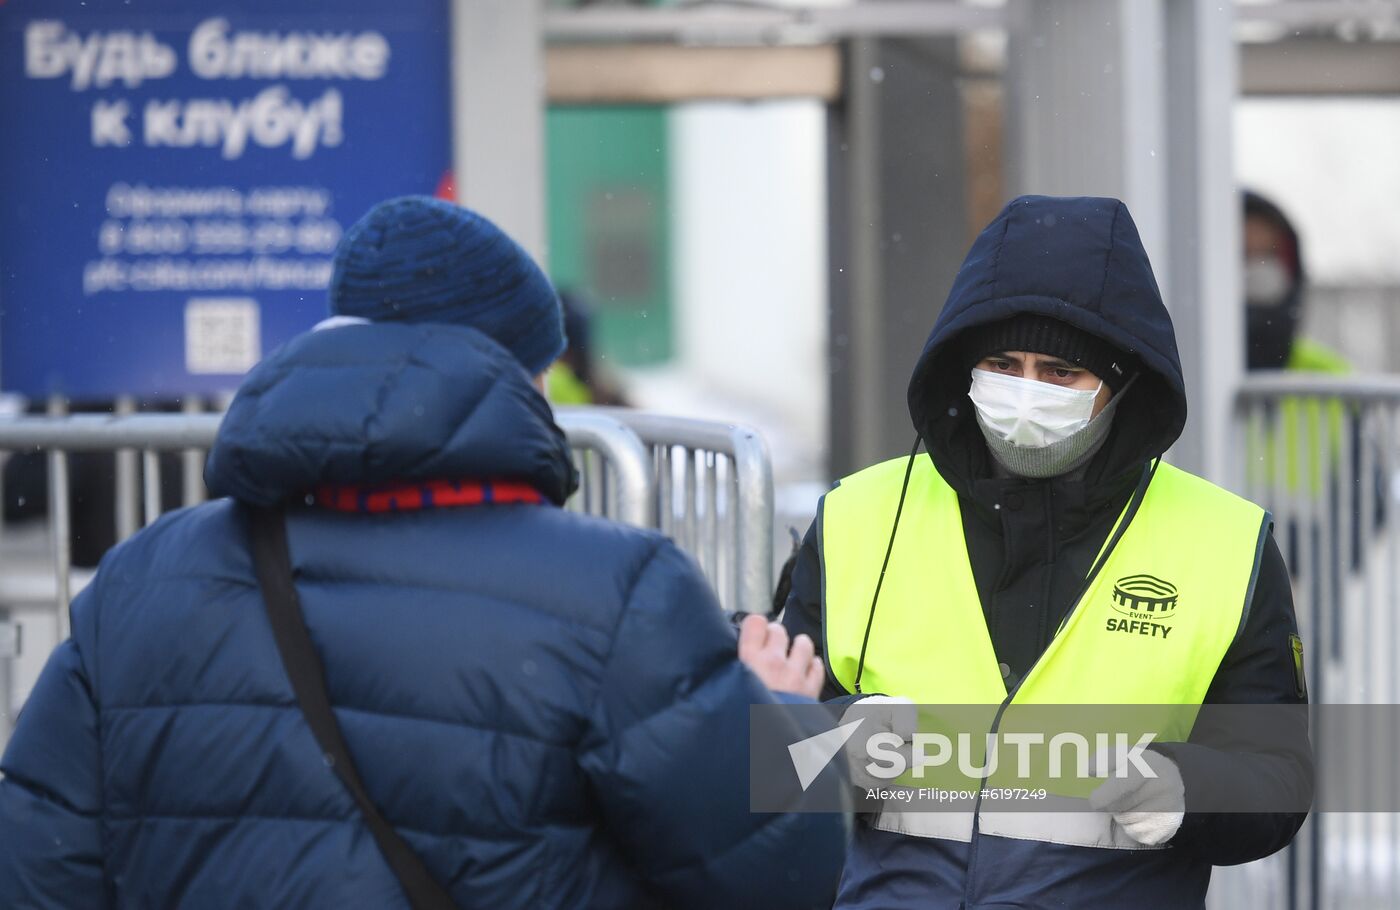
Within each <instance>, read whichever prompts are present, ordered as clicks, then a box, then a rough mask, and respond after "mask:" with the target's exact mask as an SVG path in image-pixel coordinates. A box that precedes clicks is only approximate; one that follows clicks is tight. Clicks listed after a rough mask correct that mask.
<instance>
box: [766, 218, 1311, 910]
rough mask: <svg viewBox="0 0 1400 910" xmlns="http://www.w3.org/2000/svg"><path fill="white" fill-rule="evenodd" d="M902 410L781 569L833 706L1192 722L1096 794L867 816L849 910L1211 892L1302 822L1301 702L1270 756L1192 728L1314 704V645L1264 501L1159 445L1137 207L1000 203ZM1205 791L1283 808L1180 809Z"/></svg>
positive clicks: (1179, 407) (1171, 897)
mask: <svg viewBox="0 0 1400 910" xmlns="http://www.w3.org/2000/svg"><path fill="white" fill-rule="evenodd" d="M909 409H910V414H911V417H912V418H913V424H914V428H915V430H916V431H917V434H918V437H917V439H916V441H915V445H914V450H913V452H911V453H910V454H909V455H908V456H907V457H904V458H898V459H895V460H892V461H888V462H885V463H883V464H878V465H875V466H873V467H870V468H867V469H865V470H863V471H860V472H858V473H856V474H854V475H852V476H850V477H847V478H845V479H843V480H842V481H841V482H840V483H839V484H838V485H837V486H836V487H835V489H833V490H832V491H831V492H829V493H828V494H827V495H826V496H825V497H823V500H822V502H821V504H820V506H819V508H818V514H817V518H816V520H815V521H814V522H813V524H812V527H811V529H810V530H809V531H808V533H807V536H806V539H805V541H804V544H803V547H802V549H801V550H800V552H799V554H798V557H797V562H796V564H795V567H794V571H793V575H792V593H791V595H790V596H789V598H788V601H787V604H786V609H785V611H784V616H783V622H784V624H785V625H786V626H787V627H788V629H789V631H790V633H792V634H793V635H796V634H800V633H806V634H808V635H810V636H811V637H812V639H813V640H814V641H816V642H819V643H820V647H821V649H822V651H823V654H824V657H825V659H826V663H827V666H828V678H827V682H826V690H825V693H824V697H825V698H826V699H828V700H839V701H850V702H855V701H858V700H861V699H867V698H869V699H873V701H876V702H880V701H884V702H889V701H891V700H909V701H912V702H915V703H918V704H921V705H993V706H996V705H999V706H1000V711H1005V710H1006V709H1007V707H1008V706H1038V705H1133V704H1137V703H1144V704H1162V705H1173V706H1179V707H1182V708H1184V709H1186V712H1185V715H1184V716H1185V721H1184V723H1175V722H1173V723H1168V722H1164V723H1163V724H1162V726H1161V727H1160V728H1159V729H1156V730H1154V731H1153V732H1154V733H1155V734H1159V735H1158V736H1157V741H1156V744H1154V745H1153V746H1152V747H1151V749H1150V750H1149V751H1148V752H1147V753H1146V765H1147V766H1149V767H1150V769H1151V771H1152V772H1153V773H1152V774H1150V775H1148V774H1141V773H1137V774H1128V775H1127V776H1126V777H1117V778H1113V779H1110V780H1109V781H1107V782H1105V783H1103V784H1102V785H1101V786H1099V788H1098V789H1097V790H1095V791H1093V793H1092V795H1090V796H1089V797H1088V798H1087V802H1086V803H1085V805H1084V806H1083V807H1082V808H1086V809H1090V810H1092V811H1083V812H1078V813H1058V814H1057V813H1049V812H1046V813H1040V814H1035V813H998V812H991V811H986V807H985V806H983V805H982V804H981V802H978V803H976V804H974V805H973V806H972V807H971V808H970V809H969V810H968V811H966V812H941V813H935V812H928V813H914V812H907V811H893V810H891V808H890V807H889V806H888V805H885V806H877V807H876V811H873V812H871V813H868V814H866V815H865V816H863V822H862V824H861V825H859V826H858V829H857V833H856V836H855V838H854V841H853V844H852V848H851V851H850V855H849V857H848V860H847V866H846V871H845V875H844V878H843V881H842V885H841V889H840V894H839V897H838V899H837V904H836V906H837V907H840V908H875V907H880V908H902V907H909V908H914V907H919V908H969V910H970V908H974V907H987V908H991V907H997V908H1008V907H1019V908H1030V907H1095V908H1115V907H1123V908H1127V907H1146V906H1150V907H1173V908H1176V907H1193V906H1194V907H1200V906H1202V905H1203V903H1204V898H1205V892H1206V888H1207V885H1208V882H1209V879H1210V870H1211V867H1212V866H1213V865H1218V864H1232V863H1239V862H1245V861H1248V860H1252V859H1256V858H1258V857H1262V856H1265V855H1268V854H1270V853H1273V852H1274V851H1276V850H1278V849H1280V848H1282V847H1283V846H1285V845H1286V844H1287V843H1289V841H1290V840H1291V839H1292V837H1293V835H1294V834H1295V833H1296V832H1297V830H1298V828H1299V826H1300V825H1301V824H1302V822H1303V819H1304V818H1305V815H1306V806H1307V804H1308V801H1309V799H1310V797H1311V772H1312V758H1311V753H1310V750H1309V748H1308V745H1307V735H1306V718H1305V717H1302V716H1301V715H1300V713H1299V712H1294V713H1293V714H1290V715H1289V717H1290V718H1293V719H1294V720H1295V721H1296V727H1294V728H1292V729H1288V730H1283V731H1280V735H1279V737H1278V739H1277V740H1276V741H1275V740H1270V746H1269V747H1267V748H1264V747H1258V746H1256V745H1254V744H1250V745H1244V746H1241V747H1240V748H1238V749H1230V748H1222V747H1221V745H1220V743H1219V742H1212V743H1211V744H1209V745H1207V744H1203V743H1202V742H1200V741H1198V739H1197V737H1196V734H1197V733H1199V732H1200V731H1199V729H1198V730H1196V731H1193V730H1192V728H1191V721H1192V719H1193V718H1195V716H1196V711H1197V710H1198V709H1199V708H1200V707H1201V706H1202V705H1215V704H1229V705H1234V704H1251V705H1253V704H1267V705H1273V704H1279V705H1298V704H1302V703H1305V702H1306V685H1305V677H1304V674H1303V668H1302V645H1301V641H1300V640H1299V638H1298V635H1297V622H1296V619H1295V616H1294V610H1293V602H1292V595H1291V592H1290V588H1289V580H1288V573H1287V571H1286V569H1285V568H1284V562H1283V559H1282V557H1281V555H1280V553H1279V550H1278V547H1277V546H1276V545H1275V543H1274V541H1273V537H1272V535H1271V519H1270V517H1269V515H1268V513H1266V512H1265V511H1264V510H1263V509H1261V508H1260V507H1258V506H1256V505H1254V504H1253V503H1250V502H1247V501H1245V500H1243V499H1240V498H1239V497H1237V496H1235V495H1233V494H1231V493H1229V492H1227V491H1225V490H1223V489H1221V488H1219V487H1216V486H1214V485H1213V484H1210V483H1208V482H1207V481H1205V480H1202V479H1200V478H1198V477H1195V476H1192V475H1191V474H1188V473H1186V472H1184V471H1181V470H1178V469H1176V468H1174V467H1172V466H1170V465H1168V464H1166V463H1164V462H1163V461H1162V455H1163V453H1164V452H1166V450H1167V449H1168V448H1169V447H1170V446H1171V445H1172V443H1173V442H1174V441H1175V440H1176V439H1177V437H1178V436H1179V435H1180V433H1181V430H1182V428H1183V426H1184V424H1185V421H1186V396H1185V389H1184V385H1183V379H1182V371H1181V365H1180V359H1179V356H1178V354H1177V347H1176V339H1175V335H1174V331H1173V328H1172V324H1171V318H1170V316H1169V315H1168V313H1167V310H1166V307H1165V306H1164V304H1163V302H1162V298H1161V294H1160V292H1159V291H1158V288H1157V284H1156V280H1155V278H1154V277H1153V274H1152V268H1151V264H1150V263H1149V261H1148V258H1147V255H1146V252H1145V251H1144V249H1143V247H1142V243H1141V241H1140V239H1139V237H1138V234H1137V229H1136V227H1135V226H1134V224H1133V220H1132V217H1131V215H1130V214H1129V213H1128V210H1127V208H1126V207H1125V206H1124V205H1123V204H1122V203H1121V202H1119V201H1117V200H1113V199H1096V198H1075V199H1061V198H1049V197H1022V198H1019V199H1016V200H1014V201H1013V202H1011V203H1010V204H1009V205H1008V206H1007V207H1006V208H1005V209H1004V210H1003V211H1002V212H1001V214H999V215H998V216H997V218H996V220H995V221H993V222H992V224H991V225H990V226H988V227H987V229H986V230H984V231H983V232H982V234H981V235H980V236H979V237H978V238H977V240H976V242H975V243H974V244H973V246H972V249H971V251H970V252H969V253H968V256H967V258H966V260H965V262H964V264H963V266H962V269H961V270H960V271H959V273H958V276H957V278H956V280H955V282H954V284H953V288H952V291H951V293H950V295H949V297H948V301H947V303H946V305H945V306H944V308H943V310H942V313H941V315H940V317H939V319H938V321H937V324H936V325H935V326H934V329H933V332H932V334H931V335H930V337H929V340H928V342H927V344H926V346H925V348H924V351H923V354H922V356H921V357H920V359H919V361H918V364H917V366H916V367H915V369H914V373H913V377H912V379H911V381H910V384H909ZM920 447H923V448H924V449H926V450H927V455H921V454H919V449H920ZM997 717H1001V713H1000V712H999V713H998V714H997ZM1198 726H1199V725H1198ZM855 771H856V773H858V769H855ZM1207 792H1216V793H1219V792H1231V793H1238V794H1247V795H1249V796H1250V797H1251V804H1252V805H1256V806H1265V807H1270V810H1269V811H1251V812H1248V813H1230V814H1226V813H1215V812H1203V811H1195V809H1196V808H1197V807H1199V806H1201V805H1203V804H1204V803H1203V802H1202V798H1203V794H1206V793H1207ZM1272 807H1277V811H1271V809H1272Z"/></svg>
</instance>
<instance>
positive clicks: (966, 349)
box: [960, 313, 1135, 391]
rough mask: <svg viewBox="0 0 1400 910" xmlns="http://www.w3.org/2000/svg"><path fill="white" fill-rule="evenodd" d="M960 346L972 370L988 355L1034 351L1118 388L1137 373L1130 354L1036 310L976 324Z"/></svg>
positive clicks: (1114, 388)
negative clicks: (996, 320)
mask: <svg viewBox="0 0 1400 910" xmlns="http://www.w3.org/2000/svg"><path fill="white" fill-rule="evenodd" d="M960 348H961V350H962V354H963V359H965V360H966V361H967V362H968V369H972V367H974V366H976V365H977V363H978V362H979V361H980V360H981V359H982V358H983V357H986V356H987V355H988V354H995V353H998V352H1000V351H1030V352H1031V353H1033V354H1046V355H1048V356H1050V357H1059V358H1061V359H1063V360H1067V361H1069V362H1070V363H1073V364H1075V365H1077V366H1081V367H1083V368H1084V369H1086V370H1088V371H1089V372H1090V373H1093V374H1094V375H1095V376H1097V377H1099V378H1100V379H1102V380H1103V381H1104V382H1105V383H1106V384H1107V385H1108V387H1109V388H1111V389H1113V390H1115V391H1116V390H1118V389H1120V388H1122V387H1123V384H1124V383H1125V382H1127V380H1128V379H1129V377H1131V376H1132V374H1133V373H1134V372H1135V370H1134V368H1133V364H1134V361H1133V359H1132V356H1131V355H1130V354H1126V353H1124V352H1123V351H1120V350H1119V349H1118V348H1116V347H1114V346H1113V345H1111V344H1109V343H1108V342H1107V341H1104V340H1103V339H1102V338H1099V337H1098V336H1097V335H1091V334H1089V333H1088V332H1086V331H1084V330H1082V329H1077V328H1075V327H1074V326H1072V325H1070V324H1069V323H1067V322H1061V321H1060V320H1058V319H1053V318H1051V317H1049V316H1040V315H1038V314H1034V313H1021V314H1020V315H1017V316H1012V317H1011V318H1009V319H1002V320H1000V321H998V322H989V323H987V324H985V325H979V326H973V327H972V328H970V329H968V330H967V332H966V334H965V335H964V336H963V338H962V341H961V343H960Z"/></svg>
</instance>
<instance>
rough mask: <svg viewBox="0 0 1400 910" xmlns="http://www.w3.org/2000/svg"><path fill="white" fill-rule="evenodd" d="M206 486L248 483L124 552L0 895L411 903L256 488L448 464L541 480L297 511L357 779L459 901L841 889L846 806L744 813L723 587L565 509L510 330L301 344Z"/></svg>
mask: <svg viewBox="0 0 1400 910" xmlns="http://www.w3.org/2000/svg"><path fill="white" fill-rule="evenodd" d="M207 479H208V482H209V486H210V489H211V490H212V491H213V492H214V493H215V494H216V495H225V496H229V497H233V498H225V499H220V500H217V501H213V502H210V503H207V504H204V505H201V506H198V507H195V508H191V509H186V510H183V511H180V512H176V513H172V514H169V515H166V516H165V517H163V518H162V519H160V520H159V521H158V522H156V523H155V524H154V525H152V526H151V527H149V528H147V529H146V530H144V531H142V532H141V533H139V534H137V535H136V536H135V537H133V538H132V539H131V540H129V541H127V542H126V543H124V544H122V545H121V546H119V547H118V548H116V549H115V550H114V551H113V552H112V553H110V554H109V555H108V556H107V558H106V559H105V560H104V561H103V563H102V566H101V568H100V570H99V572H98V574H97V577H96V579H95V581H94V582H93V583H92V585H91V586H90V587H89V588H88V589H87V590H85V591H84V592H83V593H82V594H81V595H80V596H79V597H78V598H77V600H76V601H75V602H74V605H73V635H72V638H71V639H70V640H68V641H67V642H65V643H63V644H62V645H61V646H60V647H59V648H58V650H57V651H55V653H54V654H53V656H52V657H51V659H50V661H49V663H48V665H47V667H46V668H45V670H44V673H43V675H42V677H41V679H40V680H39V682H38V685H37V687H36V688H35V690H34V692H33V695H32V696H31V698H30V700H29V702H28V704H27V705H26V706H25V708H24V710H23V712H22V713H21V715H20V718H19V721H18V726H17V729H16V730H15V733H14V737H13V739H12V741H11V742H10V744H9V747H8V749H7V750H6V752H5V756H4V759H3V763H2V764H0V768H3V772H4V779H3V780H0V905H2V906H4V907H5V908H6V910H18V908H65V910H67V908H84V910H92V908H104V907H110V908H117V907H130V908H143V910H146V908H162V907H191V908H196V907H197V908H200V910H206V908H210V910H216V908H224V907H249V908H252V907H256V908H273V907H288V908H290V907H296V908H316V907H325V908H345V907H365V908H375V910H382V908H395V907H405V906H406V900H405V899H404V897H403V895H402V893H401V891H400V889H399V886H398V884H397V882H396V880H395V879H394V878H393V876H392V874H391V873H390V871H389V870H388V867H387V866H386V864H385V862H384V860H383V858H382V857H381V855H380V853H379V851H378V849H377V848H376V846H375V843H374V841H373V839H372V838H371V836H370V833H369V830H368V828H367V827H366V826H365V824H364V823H363V822H362V821H361V819H360V817H359V815H358V814H357V811H356V809H355V807H354V804H353V802H352V801H351V798H350V797H349V795H348V794H347V793H346V792H345V790H344V789H343V787H342V785H341V783H340V781H339V780H338V779H337V777H336V776H335V775H334V774H333V773H332V771H331V770H330V769H329V768H328V767H327V766H326V764H325V763H324V761H323V759H322V756H321V754H320V751H319V749H318V747H317V745H316V742H315V740H314V738H313V737H312V735H311V733H310V730H309V728H308V727H307V724H306V723H305V721H304V719H303V717H302V715H301V713H300V712H299V710H298V708H297V704H296V702H295V700H294V696H293V693H292V690H291V687H290V684H289V682H288V680H287V677H286V674H285V672H284V670H283V667H282V665H281V662H280V661H279V658H278V654H277V651H276V647H275V645H274V642H273V638H272V634H271V630H270V627H269V625H268V622H267V618H266V615H265V613H264V609H263V604H262V601H261V596H260V594H259V590H258V587H257V584H256V581H255V577H254V573H253V566H252V563H251V559H250V556H249V553H248V549H247V546H246V544H245V540H246V538H245V519H246V513H245V510H244V509H242V508H241V507H240V506H239V505H238V504H237V503H236V502H235V500H242V501H243V502H247V503H255V504H274V503H284V502H288V501H289V500H292V501H300V500H302V499H303V498H304V497H305V496H306V494H307V493H308V491H310V490H312V489H313V488H315V487H316V486H317V485H319V484H341V485H346V484H380V483H384V482H390V481H394V482H398V481H414V480H426V479H442V480H447V481H459V480H464V479H505V480H513V481H517V482H525V483H528V484H530V485H531V486H533V487H534V488H535V489H536V490H537V491H538V492H540V493H542V494H543V495H544V497H545V498H546V499H547V500H548V503H547V504H545V505H527V504H500V505H481V506H472V507H455V508H429V509H417V510H413V511H402V512H392V513H387V514H343V513H340V512H334V511H329V510H325V509H322V508H320V507H311V506H305V505H303V506H301V507H292V508H290V509H289V514H288V535H289V544H290V551H291V560H292V564H293V569H294V573H295V578H296V584H297V589H298V592H299V595H300V598H301V601H302V606H303V610H304V612H305V615H306V620H307V625H308V627H309V628H310V631H311V636H312V638H313V640H314V642H315V644H316V647H317V649H318V651H319V652H320V654H321V656H322V660H323V662H324V664H325V668H326V677H327V687H328V690H329V694H330V699H331V702H332V704H333V705H334V708H335V712H336V715H337V718H338V720H339V723H340V725H341V727H342V729H343V730H344V733H345V737H346V740H347V743H348V746H349V749H350V752H351V753H352V755H353V756H354V759H355V763H356V765H357V766H358V768H359V771H360V775H361V777H362V778H363V780H364V783H365V786H366V789H367V790H368V793H369V795H370V797H371V798H372V799H373V800H374V802H375V803H376V804H377V805H378V806H379V807H380V809H381V810H382V812H383V813H384V815H385V816H386V817H387V819H388V820H389V821H390V823H391V824H393V825H394V826H395V827H396V828H397V829H398V830H399V831H400V833H401V834H402V835H403V836H404V837H405V839H406V840H407V841H408V843H409V844H410V845H411V846H412V847H413V848H414V850H415V851H416V852H417V853H419V854H420V855H421V856H422V858H423V860H424V862H425V864H426V866H427V868H428V870H429V871H430V872H431V873H432V874H433V876H434V877H435V878H436V879H437V880H438V881H440V882H441V883H443V885H444V886H445V887H447V888H448V890H449V891H450V893H451V894H452V895H453V897H454V899H455V900H456V902H457V903H458V904H459V905H460V906H461V907H464V908H467V907H472V908H477V907H491V908H497V907H500V908H508V907H530V908H548V907H561V908H563V907H580V908H581V907H589V908H646V907H663V906H664V907H697V908H698V907H811V906H815V905H819V904H820V903H821V902H822V901H825V902H826V903H827V904H828V905H829V902H830V896H831V893H832V890H833V888H834V884H835V878H836V876H837V875H838V874H839V871H840V867H841V862H842V857H843V855H844V850H845V846H846V839H845V826H844V821H843V820H842V818H841V817H840V816H835V815H815V814H806V815H776V814H774V815H760V814H752V813H750V812H749V806H748V803H749V793H748V755H747V750H746V748H745V745H744V744H745V742H746V740H747V730H748V722H749V720H748V718H749V706H750V705H751V704H755V703H768V702H771V701H772V700H773V696H772V695H770V694H769V692H768V691H767V690H766V689H765V688H764V686H763V685H762V684H761V683H760V682H759V681H758V680H757V678H756V677H754V676H753V675H752V674H751V673H750V672H749V671H748V670H747V669H746V668H745V667H743V666H742V665H741V664H740V663H739V662H738V661H737V660H736V658H735V639H734V635H733V632H732V630H731V629H730V627H729V626H728V624H727V623H726V621H725V619H724V617H723V615H722V613H721V611H720V608H719V606H718V605H717V603H716V601H715V599H714V597H713V595H712V593H711V591H710V589H709V588H708V586H707V584H706V582H705V580H704V579H703V578H702V576H701V575H700V573H699V571H698V570H697V568H696V567H695V565H694V564H693V562H692V561H691V560H690V559H689V558H688V557H686V556H685V555H683V554H682V553H681V552H680V551H679V550H678V549H677V548H676V547H675V546H673V545H672V544H671V543H670V542H669V541H667V540H665V539H664V538H662V537H661V536H659V535H657V534H654V533H649V532H644V531H640V530H636V529H632V528H628V527H624V526H621V525H618V524H614V523H611V522H608V521H603V520H600V519H595V518H590V517H586V516H582V515H578V514H575V513H571V512H567V511H565V510H563V509H561V508H558V507H557V505H558V504H559V503H562V502H563V500H564V499H565V498H566V497H567V496H568V495H569V493H570V492H571V490H572V489H573V485H574V472H573V468H572V464H571V460H570V455H569V450H568V447H567V445H566V443H565V440H564V437H563V434H562V433H561V431H560V430H559V429H558V427H556V426H555V424H554V422H553V420H552V418H551V414H550V411H549V408H548V405H547V404H546V403H545V401H544V399H543V398H542V397H541V396H540V395H539V394H538V393H537V392H536V391H535V389H534V388H533V387H532V386H531V384H530V380H529V378H528V377H527V376H526V374H525V372H524V371H523V370H522V369H521V368H520V366H519V365H518V364H517V363H516V362H515V361H514V359H513V358H511V356H510V355H509V354H508V353H507V352H506V351H505V350H504V349H503V348H501V347H500V346H498V345H497V344H495V343H494V342H493V341H491V340H490V339H488V338H486V337H485V336H484V335H482V334H479V333H478V332H476V331H474V330H471V329H467V328H461V327H450V326H438V325H402V324H393V325H388V324H386V325H364V326H349V327H343V328H336V329H330V330H326V331H321V332H315V333H311V334H308V335H305V336H302V337H300V338H298V339H296V340H294V341H293V342H291V343H290V344H289V345H287V346H286V347H284V348H283V349H281V350H280V351H278V352H277V353H275V354H273V355H272V356H271V357H269V358H268V359H267V360H265V361H264V362H263V363H262V364H260V365H259V366H258V367H257V368H256V369H254V370H253V372H252V373H251V374H250V375H249V377H248V378H247V380H246V381H245V383H244V385H243V387H242V389H241V390H240V392H239V395H238V397H237V399H236V400H235V402H234V404H233V406H232V408H231V410H230V411H229V413H228V415H227V417H226V419H225V421H224V423H223V426H222V427H221V429H220V434H219V438H218V442H217V444H216V446H215V448H214V450H213V452H212V453H211V457H210V461H209V465H208V471H207ZM796 735H797V734H796V733H794V736H793V738H794V739H795V738H796Z"/></svg>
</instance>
